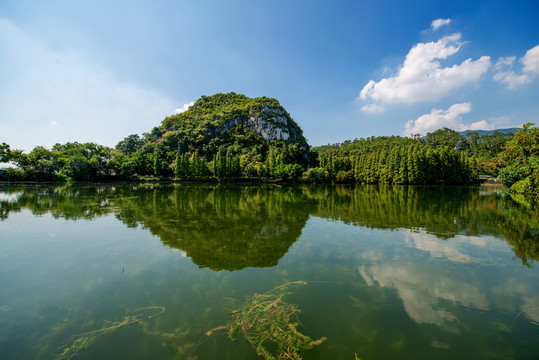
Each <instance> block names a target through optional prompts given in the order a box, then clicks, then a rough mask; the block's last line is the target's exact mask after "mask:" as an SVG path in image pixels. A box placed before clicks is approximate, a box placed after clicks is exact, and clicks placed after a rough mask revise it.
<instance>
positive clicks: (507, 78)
mask: <svg viewBox="0 0 539 360" xmlns="http://www.w3.org/2000/svg"><path fill="white" fill-rule="evenodd" d="M516 59H517V57H516V56H508V57H502V58H500V59H499V60H498V61H497V62H496V65H495V66H494V69H495V71H496V73H495V74H494V76H493V79H494V80H496V81H498V82H500V83H502V84H505V85H506V86H507V88H508V89H516V88H518V87H520V86H522V85H524V84H527V83H530V82H532V81H533V80H534V79H535V76H536V75H537V74H539V45H537V46H535V47H533V48H531V49H530V50H528V51H527V52H526V54H525V55H524V56H523V57H522V58H521V59H520V63H521V64H522V72H521V73H516V72H515V71H514V70H513V67H514V64H515V61H516Z"/></svg>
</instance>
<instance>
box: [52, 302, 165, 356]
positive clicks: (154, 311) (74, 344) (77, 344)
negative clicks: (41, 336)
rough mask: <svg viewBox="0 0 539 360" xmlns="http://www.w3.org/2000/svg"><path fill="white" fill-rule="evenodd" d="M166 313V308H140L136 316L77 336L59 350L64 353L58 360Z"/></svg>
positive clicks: (129, 316) (127, 317)
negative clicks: (96, 340) (130, 325)
mask: <svg viewBox="0 0 539 360" xmlns="http://www.w3.org/2000/svg"><path fill="white" fill-rule="evenodd" d="M164 311H165V308H164V307H163V306H148V307H144V308H140V309H137V310H134V311H133V312H134V313H136V314H134V315H128V316H126V317H125V318H124V319H123V320H122V321H118V322H115V323H113V324H112V325H111V326H107V327H103V328H101V329H98V330H94V331H89V332H86V333H83V334H79V335H76V336H74V337H73V338H72V340H71V341H70V342H69V343H68V344H67V345H63V346H61V347H60V348H59V349H63V350H62V353H61V354H60V355H58V356H57V360H69V359H71V358H72V357H74V356H76V355H78V353H79V352H80V351H81V350H82V349H86V348H87V347H88V346H89V345H90V344H91V343H92V342H93V341H94V340H95V339H96V338H97V337H99V336H101V335H104V334H107V333H110V332H113V331H115V330H117V329H119V328H121V327H124V326H127V325H129V324H133V323H138V322H141V321H143V320H144V319H151V318H152V317H154V316H157V315H160V314H162V313H163V312H164Z"/></svg>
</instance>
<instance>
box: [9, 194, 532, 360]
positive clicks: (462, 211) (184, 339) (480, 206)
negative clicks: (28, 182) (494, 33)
mask: <svg viewBox="0 0 539 360" xmlns="http://www.w3.org/2000/svg"><path fill="white" fill-rule="evenodd" d="M538 260H539V210H538V209H537V208H533V207H531V206H529V205H526V204H519V203H517V202H515V201H513V200H512V199H511V198H510V197H509V196H506V195H505V194H503V193H500V192H499V190H497V189H481V188H433V187H406V186H395V187H393V186H363V187H314V186H304V187H274V186H257V187H252V186H215V185H211V186H210V185H170V186H163V185H162V186H155V187H154V186H150V185H147V186H144V185H132V184H130V185H95V186H72V187H49V186H26V187H19V186H6V185H0V359H55V358H64V359H66V358H69V356H70V355H76V358H77V359H120V358H123V359H257V358H258V357H257V355H256V352H255V351H254V350H253V348H251V347H250V345H249V343H247V342H246V341H245V340H241V339H240V340H239V341H237V342H231V341H229V340H227V338H226V335H221V336H213V337H210V338H208V337H206V336H205V335H204V334H205V332H206V331H208V330H209V329H211V328H214V327H216V326H219V325H222V324H226V322H227V321H228V320H229V319H230V316H229V312H230V311H231V310H233V309H235V308H237V307H238V304H239V302H238V300H239V301H245V300H246V299H248V298H251V297H252V296H253V294H255V293H264V292H267V291H268V290H271V289H272V288H274V287H276V286H278V285H281V284H284V283H287V282H290V281H300V280H301V281H306V282H307V285H294V286H291V287H290V291H291V292H292V294H291V295H288V296H287V297H286V300H287V301H288V302H289V303H293V304H297V305H298V306H299V309H300V310H301V312H302V313H301V315H300V319H299V320H300V321H301V324H302V325H303V326H300V328H299V330H300V331H301V332H303V333H304V334H307V335H309V336H311V337H312V338H313V339H314V338H320V337H322V336H325V337H327V340H326V341H325V342H324V343H322V344H321V345H320V346H317V347H315V348H313V349H311V350H307V351H305V352H303V353H302V356H303V358H304V359H350V360H354V359H355V355H354V354H357V356H358V358H361V359H362V360H371V359H414V360H415V359H538V358H539V269H538V268H537V264H538ZM235 299H236V300H235ZM163 310H164V311H163ZM152 315H154V316H152ZM103 329H108V330H106V331H104V330H103ZM100 330H101V331H100ZM81 334H85V335H83V336H81ZM83 338H85V339H86V340H85V341H86V343H84V344H82V343H78V345H77V342H76V341H77V339H79V341H82V340H80V339H83ZM73 345H75V346H74V347H72V348H71V349H72V350H71V352H67V353H64V356H63V357H62V356H61V354H62V352H63V351H65V349H66V346H73ZM77 346H79V347H78V348H77ZM73 349H75V350H73ZM77 349H78V350H77ZM73 357H75V356H73Z"/></svg>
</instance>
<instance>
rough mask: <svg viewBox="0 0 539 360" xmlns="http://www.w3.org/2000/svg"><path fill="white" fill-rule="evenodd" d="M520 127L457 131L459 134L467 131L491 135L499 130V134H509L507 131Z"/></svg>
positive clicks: (464, 133)
mask: <svg viewBox="0 0 539 360" xmlns="http://www.w3.org/2000/svg"><path fill="white" fill-rule="evenodd" d="M520 129H521V128H507V129H494V130H464V131H457V133H458V134H459V135H462V136H465V135H466V134H468V133H471V132H475V133H477V134H478V135H492V134H494V133H495V132H499V133H501V134H509V133H515V132H517V131H518V130H520Z"/></svg>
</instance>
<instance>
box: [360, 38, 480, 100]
mask: <svg viewBox="0 0 539 360" xmlns="http://www.w3.org/2000/svg"><path fill="white" fill-rule="evenodd" d="M460 38H461V35H460V34H458V33H457V34H453V35H450V36H446V37H443V38H441V39H440V40H438V41H436V42H428V43H419V44H416V45H415V46H414V47H413V48H412V49H411V50H410V52H409V53H408V55H406V59H405V60H404V64H402V66H401V67H400V69H399V71H398V73H397V74H396V75H395V76H393V77H388V78H385V79H382V80H380V81H379V82H376V81H374V80H371V81H369V82H368V83H367V85H365V86H364V87H363V89H362V90H361V92H360V95H359V97H360V99H362V100H367V99H372V100H374V101H376V102H386V103H408V104H411V103H416V102H419V101H425V100H428V101H436V100H439V99H441V98H443V97H444V96H446V95H448V94H449V93H450V92H451V91H452V90H454V89H456V88H459V87H461V86H463V85H466V84H469V83H475V82H477V81H478V80H479V78H480V77H481V76H482V75H483V74H484V73H485V72H486V71H487V70H488V68H489V66H490V57H488V56H482V57H481V58H479V59H478V60H475V61H472V60H471V59H467V60H465V61H463V62H462V63H460V64H455V65H453V66H448V67H442V65H441V64H440V62H439V61H437V60H444V59H447V58H448V57H450V56H451V55H454V54H456V53H457V52H458V51H459V49H460V47H461V46H462V45H463V42H462V41H461V40H460Z"/></svg>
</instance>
